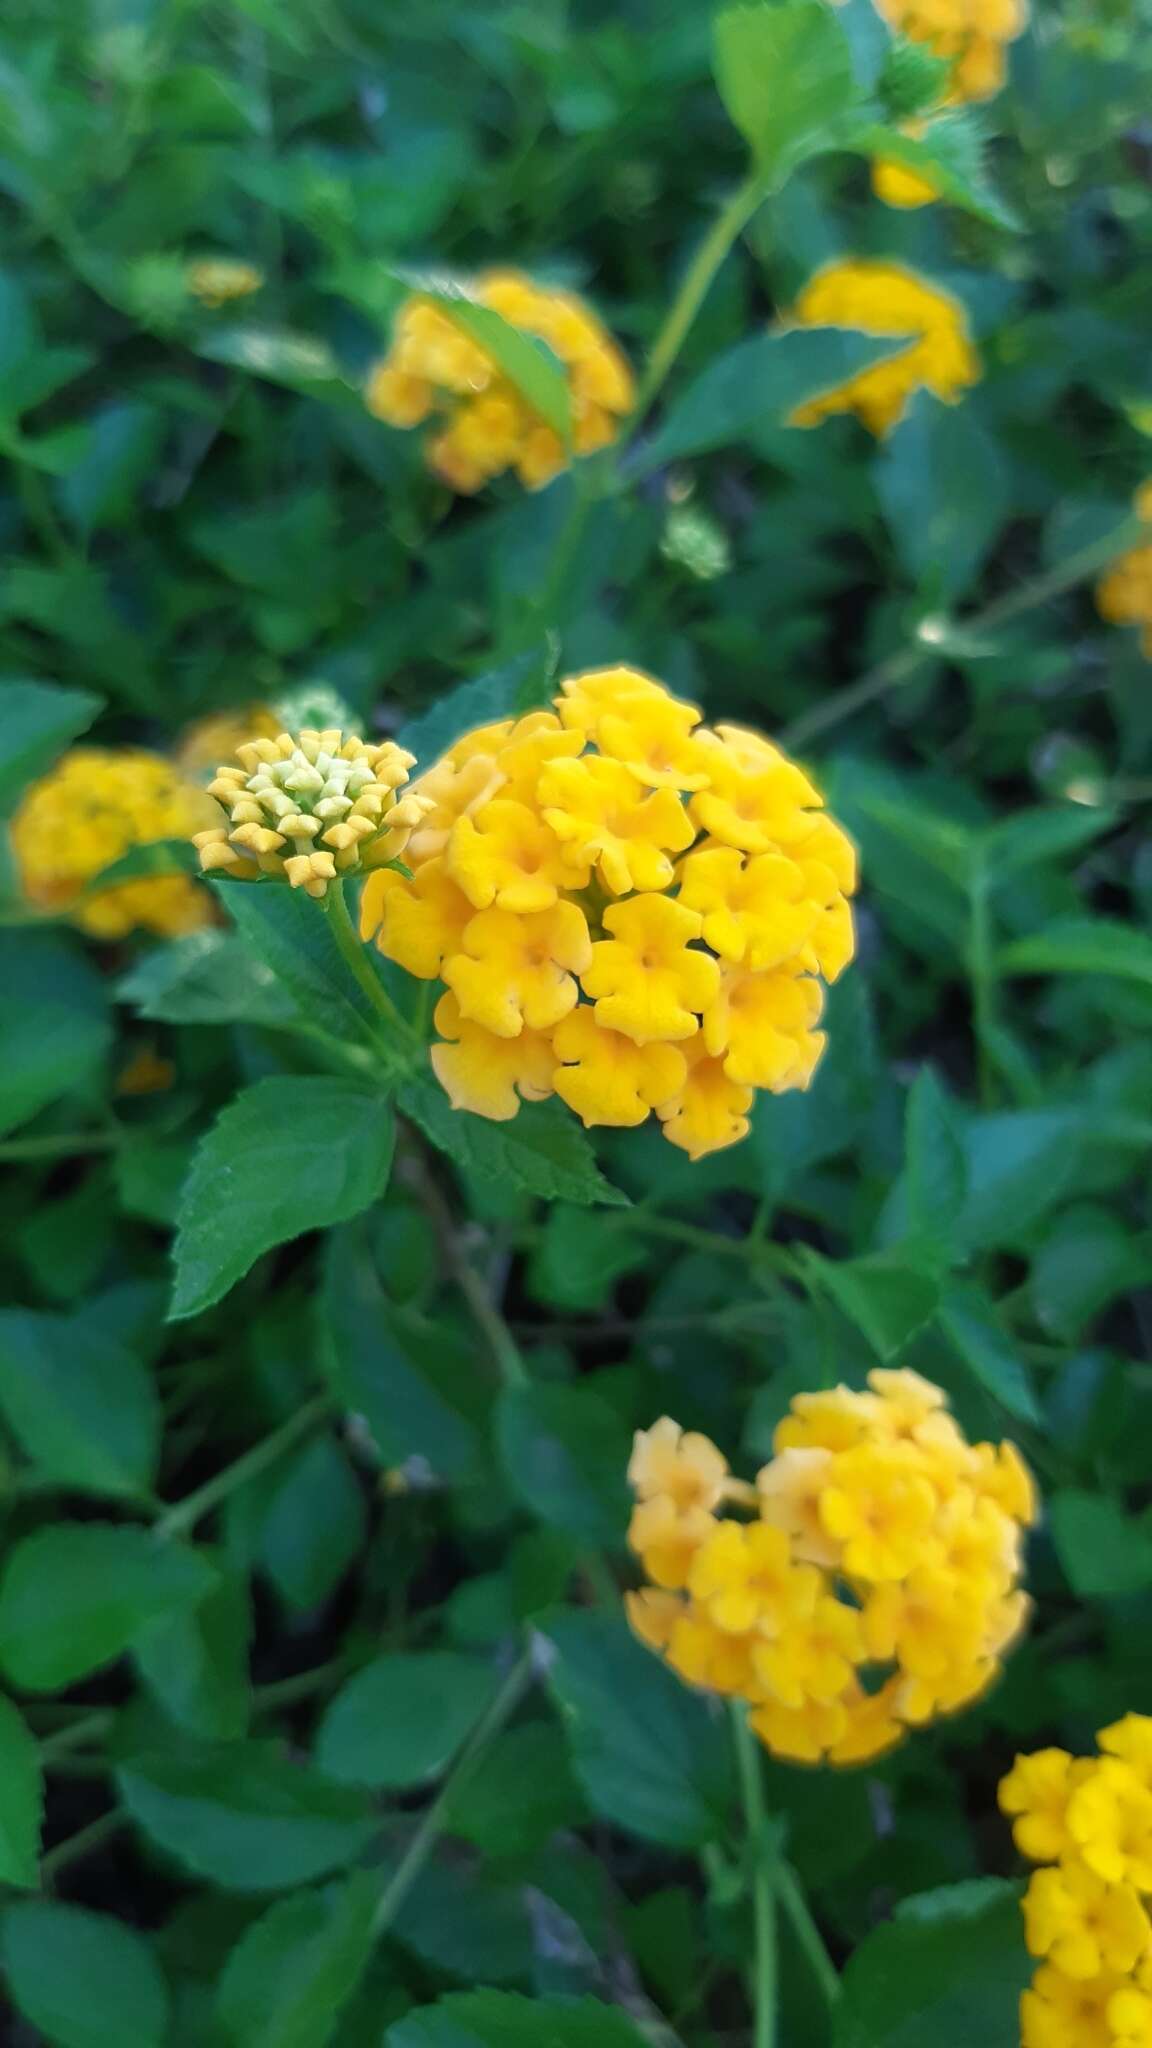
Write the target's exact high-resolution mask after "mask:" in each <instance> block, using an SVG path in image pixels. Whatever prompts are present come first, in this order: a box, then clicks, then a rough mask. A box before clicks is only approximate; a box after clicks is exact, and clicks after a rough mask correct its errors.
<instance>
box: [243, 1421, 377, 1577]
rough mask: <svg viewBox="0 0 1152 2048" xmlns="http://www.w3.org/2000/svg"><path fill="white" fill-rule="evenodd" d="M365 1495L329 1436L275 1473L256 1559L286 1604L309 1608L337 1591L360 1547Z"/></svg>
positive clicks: (306, 1447)
mask: <svg viewBox="0 0 1152 2048" xmlns="http://www.w3.org/2000/svg"><path fill="white" fill-rule="evenodd" d="M367 1525H368V1516H367V1510H366V1508H365V1505H364V1495H363V1492H362V1491H361V1488H360V1486H359V1484H358V1483H357V1479H356V1475H355V1473H354V1472H353V1470H352V1467H351V1465H350V1464H349V1462H348V1459H347V1457H346V1456H345V1454H344V1452H343V1451H342V1450H341V1448H340V1446H339V1444H338V1443H336V1442H335V1440H334V1439H333V1438H332V1437H331V1436H319V1437H316V1438H315V1439H314V1440H313V1442H312V1443H310V1444H305V1445H304V1447H303V1449H301V1450H299V1451H297V1452H296V1454H295V1456H294V1457H292V1458H290V1459H288V1460H286V1461H285V1463H284V1464H283V1465H282V1466H281V1467H280V1468H279V1470H278V1471H277V1472H276V1474H275V1475H274V1483H273V1485H272V1488H271V1491H270V1498H269V1501H268V1506H267V1508H266V1510H265V1513H264V1517H263V1521H262V1526H261V1531H260V1546H259V1553H258V1554H259V1559H260V1563H261V1564H262V1565H263V1567H264V1569H265V1571H266V1572H267V1573H268V1576H269V1577H270V1578H271V1580H272V1582H273V1584H274V1585H275V1587H276V1590H277V1592H278V1593H279V1594H280V1597H281V1599H282V1600H285V1601H286V1602H287V1603H288V1605H289V1606H290V1607H295V1608H298V1609H300V1610H301V1611H302V1612H303V1613H308V1612H309V1611H311V1610H312V1609H314V1608H316V1607H319V1606H320V1605H321V1604H322V1602H323V1601H325V1600H327V1599H328V1597H329V1596H330V1594H332V1593H333V1592H335V1590H336V1587H337V1586H338V1585H339V1583H340V1580H341V1579H342V1578H343V1576H344V1574H345V1572H346V1571H347V1570H348V1567H349V1566H350V1565H351V1564H352V1563H353V1561H354V1559H355V1558H356V1557H357V1556H358V1554H359V1553H360V1551H361V1550H362V1549H363V1546H364V1537H365V1534H366V1531H367Z"/></svg>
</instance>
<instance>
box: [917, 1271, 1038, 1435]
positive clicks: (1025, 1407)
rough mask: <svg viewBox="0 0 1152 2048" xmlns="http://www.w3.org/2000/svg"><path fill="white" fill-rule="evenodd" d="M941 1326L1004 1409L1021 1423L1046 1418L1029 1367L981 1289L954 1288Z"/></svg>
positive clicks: (947, 1297) (944, 1304)
mask: <svg viewBox="0 0 1152 2048" xmlns="http://www.w3.org/2000/svg"><path fill="white" fill-rule="evenodd" d="M940 1326H941V1328H942V1329H943V1331H944V1333H945V1335H946V1336H947V1337H948V1339H949V1341H950V1343H951V1345H952V1347H953V1350H954V1351H955V1352H956V1354H957V1356H958V1357H959V1358H960V1359H961V1360H962V1362H963V1363H964V1364H965V1365H966V1366H967V1367H968V1370H969V1372H970V1373H971V1374H972V1376H973V1378H974V1379H975V1380H977V1381H979V1384H980V1385H981V1386H982V1387H983V1388H984V1390H985V1392H986V1393H989V1394H991V1395H992V1397H993V1399H994V1400H996V1401H999V1403H1000V1405H1001V1407H1002V1408H1006V1409H1007V1410H1008V1413H1009V1414H1010V1415H1016V1416H1018V1417H1019V1419H1020V1420H1021V1422H1031V1423H1034V1424H1039V1423H1040V1422H1041V1421H1042V1417H1041V1414H1040V1409H1039V1407H1038V1405H1037V1401H1036V1396H1035V1394H1034V1393H1033V1391H1032V1384H1031V1381H1030V1379H1029V1377H1028V1372H1027V1368H1026V1367H1025V1365H1024V1364H1023V1362H1022V1360H1021V1359H1019V1358H1018V1357H1017V1355H1016V1353H1015V1351H1014V1350H1013V1349H1012V1345H1011V1343H1010V1341H1009V1339H1008V1338H1007V1337H1006V1336H1005V1334H1004V1332H1003V1330H1002V1329H1001V1327H1000V1325H999V1323H998V1322H997V1320H996V1314H995V1310H994V1309H993V1307H992V1304H991V1302H990V1301H988V1300H987V1298H986V1297H985V1296H984V1295H983V1294H982V1293H981V1291H980V1289H979V1288H976V1287H960V1286H954V1287H950V1288H949V1289H948V1291H947V1293H946V1294H945V1296H944V1300H943V1302H942V1304H941V1307H940Z"/></svg>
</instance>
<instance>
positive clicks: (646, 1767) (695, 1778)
mask: <svg viewBox="0 0 1152 2048" xmlns="http://www.w3.org/2000/svg"><path fill="white" fill-rule="evenodd" d="M543 1631H544V1634H545V1635H546V1636H547V1637H548V1638H549V1640H550V1641H551V1643H552V1644H553V1647H554V1648H555V1651H556V1662H555V1664H554V1665H553V1666H552V1668H551V1670H550V1672H549V1683H550V1685H551V1688H552V1691H553V1694H554V1695H555V1698H556V1701H557V1704H558V1706H559V1708H560V1711H561V1714H562V1716H563V1718H564V1721H565V1724H566V1727H567V1730H568V1736H569V1741H570V1743H571V1749H572V1761H573V1764H574V1767H575V1771H576V1776H577V1777H578V1778H579V1780H580V1783H581V1784H582V1786H583V1787H584V1790H585V1792H586V1793H587V1795H588V1798H589V1800H590V1801H591V1803H592V1805H593V1807H594V1808H595V1809H596V1811H597V1813H600V1814H603V1815H604V1817H605V1819H607V1820H609V1821H611V1822H612V1823H613V1825H614V1826H617V1827H623V1828H629V1829H631V1830H632V1831H633V1832H634V1833H635V1834H638V1835H646V1836H647V1837H648V1838H649V1839H650V1840H652V1841H655V1842H666V1843H668V1844H670V1845H671V1846H673V1847H677V1848H693V1847H698V1846H699V1845H700V1843H702V1842H712V1841H715V1840H716V1839H717V1837H718V1836H720V1835H721V1834H723V1832H724V1830H725V1827H726V1825H727V1820H726V1816H727V1811H728V1804H729V1800H730V1797H731V1792H732V1785H731V1755H730V1746H729V1744H728V1742H727V1740H726V1730H725V1727H724V1724H723V1722H722V1721H721V1720H719V1719H718V1718H717V1717H716V1716H714V1715H713V1714H712V1713H711V1712H710V1710H709V1707H708V1705H707V1703H706V1702H705V1701H704V1700H703V1699H702V1698H701V1697H700V1696H699V1695H698V1694H696V1693H693V1692H690V1691H689V1689H688V1688H687V1686H685V1685H684V1684H683V1683H682V1682H681V1680H680V1679H678V1678H676V1677H675V1676H674V1675H673V1673H672V1672H671V1671H669V1670H668V1669H667V1668H666V1666H665V1665H663V1664H662V1663H661V1661H660V1659H659V1657H657V1656H656V1655H655V1654H654V1653H653V1652H652V1651H651V1650H648V1649H646V1648H645V1647H644V1645H643V1644H642V1643H639V1642H637V1640H636V1639H635V1637H634V1636H633V1635H632V1634H631V1632H630V1631H629V1629H628V1627H627V1624H626V1623H625V1622H624V1621H622V1620H618V1619H617V1618H616V1617H615V1616H612V1617H609V1616H606V1615H600V1614H588V1613H576V1612H575V1611H569V1610H558V1611H557V1612H556V1613H554V1614H552V1615H550V1616H549V1617H548V1618H547V1620H546V1622H545V1623H544V1625H543Z"/></svg>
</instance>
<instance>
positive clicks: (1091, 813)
mask: <svg viewBox="0 0 1152 2048" xmlns="http://www.w3.org/2000/svg"><path fill="white" fill-rule="evenodd" d="M1117 817H1118V813H1117V812H1116V811H1108V810H1104V809H1103V808H1101V807H1100V806H1098V805H1095V804H1059V805H1052V806H1050V807H1048V808H1046V809H1042V810H1035V811H1021V812H1020V813H1019V815H1018V816H1017V817H1014V818H1004V819H1002V820H1001V822H1000V823H999V824H997V825H990V826H989V827H988V830H987V831H986V832H985V834H984V854H985V865H986V867H987V870H988V878H989V881H990V883H991V885H992V887H993V888H997V887H998V886H999V885H1000V883H1001V882H1004V881H1007V880H1008V879H1009V877H1011V876H1013V875H1016V874H1018V873H1019V872H1020V870H1021V869H1022V868H1030V867H1038V866H1039V865H1041V863H1043V862H1044V861H1057V860H1060V859H1061V858H1062V857H1063V856H1064V855H1065V854H1075V853H1079V852H1080V850H1081V848H1082V847H1085V846H1090V845H1091V844H1092V841H1093V840H1094V839H1099V838H1100V837H1101V835H1102V834H1103V833H1105V832H1110V831H1111V830H1112V828H1113V826H1114V825H1115V824H1116V822H1117ZM1088 922H1089V923H1091V922H1092V920H1091V919H1089V920H1088ZM1048 929H1049V930H1051V927H1049V928H1048ZM1045 936H1047V933H1045Z"/></svg>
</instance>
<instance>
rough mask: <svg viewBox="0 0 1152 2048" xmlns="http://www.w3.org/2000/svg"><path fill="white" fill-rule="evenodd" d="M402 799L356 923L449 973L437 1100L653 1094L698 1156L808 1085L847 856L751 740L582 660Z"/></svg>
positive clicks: (628, 1113) (847, 939) (613, 1114)
mask: <svg viewBox="0 0 1152 2048" xmlns="http://www.w3.org/2000/svg"><path fill="white" fill-rule="evenodd" d="M408 801H410V802H413V803H417V804H419V805H421V806H422V813H421V815H420V816H419V817H418V818H416V819H414V820H413V822H412V825H411V829H410V833H409V837H408V841H407V846H406V849H405V853H404V860H405V864H406V866H407V867H408V869H409V870H410V874H409V875H408V876H405V875H402V874H399V873H397V872H396V871H395V870H393V869H390V870H385V871H382V872H379V873H376V874H374V875H371V876H370V877H369V879H368V882H367V883H366V885H365V889H364V893H363V897H362V901H361V931H362V935H363V936H364V938H365V939H371V938H375V941H376V944H377V946H378V947H379V949H380V951H381V952H382V953H384V954H385V955H386V956H387V957H388V958H389V959H391V960H394V961H396V962H397V963H398V965H400V966H402V967H404V968H406V969H407V971H408V972H409V973H410V974H413V975H416V976H417V977H418V978H420V979H422V980H428V981H436V980H438V981H440V982H442V983H443V984H444V985H445V987H446V988H447V990H448V991H449V993H450V996H451V1002H449V1001H448V1000H447V999H446V998H442V999H441V1001H440V1003H439V1004H438V1005H437V1009H436V1013H435V1015H436V1022H437V1027H438V1029H439V1031H440V1035H441V1039H442V1041H443V1042H442V1043H440V1044H437V1045H436V1046H434V1047H433V1050H432V1054H431V1061H432V1067H433V1070H434V1072H435V1073H436V1075H437V1077H438V1078H439V1080H440V1082H441V1084H442V1086H443V1087H444V1088H445V1089H446V1090H447V1092H448V1094H449V1096H450V1097H451V1100H452V1102H453V1105H454V1106H455V1107H456V1108H457V1109H461V1110H464V1111H471V1112H472V1113H473V1114H475V1115H479V1116H485V1117H492V1118H498V1119H504V1118H508V1117H512V1116H514V1115H515V1114H516V1113H517V1110H518V1108H519V1104H520V1099H521V1098H523V1099H526V1100H529V1101H536V1100H539V1099H541V1097H543V1096H546V1095H556V1096H558V1097H559V1098H560V1100H561V1101H562V1102H564V1103H566V1104H567V1105H568V1107H569V1108H570V1109H571V1110H572V1111H573V1112H574V1113H575V1114H576V1115H577V1116H579V1117H580V1119H581V1121H582V1122H583V1123H584V1124H586V1125H589V1126H591V1125H597V1124H605V1125H615V1126H617V1127H624V1128H626V1127H629V1126H632V1125H636V1124H641V1123H643V1122H644V1121H645V1120H646V1118H648V1117H649V1116H650V1115H651V1114H652V1113H653V1111H654V1112H655V1113H656V1115H657V1116H658V1117H659V1119H660V1120H661V1123H662V1125H663V1129H664V1133H665V1135H666V1137H667V1138H668V1139H669V1140H670V1141H671V1143H672V1144H674V1145H677V1146H679V1147H680V1148H681V1149H682V1150H684V1151H686V1152H687V1153H689V1155H690V1156H691V1157H692V1158H699V1157H700V1156H701V1155H702V1154H704V1153H706V1152H713V1151H716V1150H718V1149H719V1148H720V1147H722V1146H725V1145H730V1144H734V1143H735V1142H736V1141H737V1140H738V1139H739V1138H742V1137H743V1136H744V1134H745V1133H746V1131H747V1129H748V1113H749V1110H750V1109H751V1107H752V1101H753V1095H754V1091H755V1090H756V1089H758V1088H762V1089H768V1090H770V1091H772V1092H773V1093H776V1094H779V1093H781V1092H782V1091H783V1090H785V1089H789V1088H805V1087H807V1085H808V1083H809V1081H810V1080H811V1078H812V1074H813V1072H814V1070H815V1068H816V1065H817V1062H818V1061H819V1058H820V1055H821V1052H822V1050H823V1046H824V1034H823V1032H822V1031H821V1030H820V1028H819V1024H820V1016H821V1010H822V1007H823V994H824V991H823V984H824V983H825V982H829V981H832V980H834V979H835V977H836V976H837V975H838V974H839V973H840V972H841V971H842V969H843V968H844V967H845V965H846V964H847V962H848V961H849V959H850V958H851V956H852V952H853V949H854V937H853V930H852V916H851V910H850V908H849V898H850V896H851V893H852V891H853V889H854V887H855V882H856V860H855V854H854V851H853V848H852V845H851V843H850V841H849V840H848V839H847V837H846V836H845V834H844V833H843V832H842V831H841V830H840V828H839V826H837V825H836V824H834V823H833V821H832V820H831V819H830V818H829V817H828V815H827V813H826V812H825V810H824V809H823V799H822V797H821V795H820V793H819V791H818V790H817V789H816V787H815V785H814V784H813V783H812V782H811V781H810V780H809V778H808V777H807V775H805V774H804V773H803V772H802V770H801V769H800V768H798V767H797V766H796V764H795V763H794V762H792V761H790V760H788V759H787V757H786V756H785V755H784V754H782V753H781V752H780V750H779V749H778V748H777V747H774V746H773V745H772V744H771V742H770V741H768V740H766V739H764V738H762V737H761V735H760V734H758V733H753V732H749V731H746V730H744V729H742V728H737V727H734V726H719V727H717V728H716V730H715V731H712V730H710V729H709V728H708V727H706V726H705V725H703V723H702V722H701V717H700V713H699V711H698V710H697V709H696V708H695V706H694V705H691V704H686V703H683V702H681V701H680V700H679V699H678V698H676V697H673V696H672V695H671V694H670V692H669V691H667V690H665V689H664V687H663V686H662V684H660V683H658V682H656V681H654V680H653V678H652V677H650V676H645V675H643V674H641V673H640V672H639V671H637V670H635V669H628V668H613V669H600V670H596V671H594V672H592V673H590V674H586V675H579V676H573V677H570V678H569V679H568V680H567V681H566V682H565V683H563V684H562V686H561V689H560V691H559V694H558V695H557V697H556V699H555V700H554V704H553V707H552V708H551V709H550V710H544V711H533V712H530V713H528V715H527V716H525V717H523V718H519V719H504V720H501V721H500V722H499V723H497V724H493V725H489V726H484V727H481V728H480V729H479V730H477V731H475V732H471V733H467V734H465V735H464V736H463V738H462V739H460V740H459V741H458V742H457V743H456V744H455V746H453V747H452V748H451V749H450V750H449V752H448V753H447V754H446V755H445V756H444V757H443V759H442V760H440V761H437V762H435V763H434V764H433V765H432V766H431V767H430V768H429V769H427V771H426V772H425V773H424V774H422V775H420V776H419V777H418V779H417V780H416V781H415V782H414V783H413V784H412V786H411V797H410V798H409V799H408ZM493 1040H495V1041H498V1043H496V1044H493V1042H492V1041H493Z"/></svg>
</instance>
